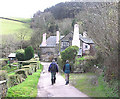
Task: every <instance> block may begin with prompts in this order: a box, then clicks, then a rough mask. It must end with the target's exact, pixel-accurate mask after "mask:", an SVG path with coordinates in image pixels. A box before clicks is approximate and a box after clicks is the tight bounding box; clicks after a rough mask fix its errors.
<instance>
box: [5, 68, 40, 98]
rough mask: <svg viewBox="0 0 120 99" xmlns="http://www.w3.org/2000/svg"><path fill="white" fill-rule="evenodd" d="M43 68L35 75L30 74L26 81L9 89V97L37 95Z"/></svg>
mask: <svg viewBox="0 0 120 99" xmlns="http://www.w3.org/2000/svg"><path fill="white" fill-rule="evenodd" d="M40 72H41V69H40V70H38V71H37V72H36V73H34V74H33V75H29V76H28V78H26V80H25V81H24V82H22V83H21V84H19V85H16V86H13V87H11V88H9V89H8V92H7V97H29V98H30V97H36V96H37V84H38V80H39V78H40Z"/></svg>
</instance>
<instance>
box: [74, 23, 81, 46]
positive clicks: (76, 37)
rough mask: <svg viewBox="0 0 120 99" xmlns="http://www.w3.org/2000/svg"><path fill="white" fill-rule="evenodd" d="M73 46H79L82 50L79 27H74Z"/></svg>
mask: <svg viewBox="0 0 120 99" xmlns="http://www.w3.org/2000/svg"><path fill="white" fill-rule="evenodd" d="M72 46H78V47H79V48H80V40H79V25H78V24H75V25H74V34H73V40H72Z"/></svg>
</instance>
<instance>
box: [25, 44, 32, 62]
mask: <svg viewBox="0 0 120 99" xmlns="http://www.w3.org/2000/svg"><path fill="white" fill-rule="evenodd" d="M33 57H34V50H33V48H32V47H31V46H29V47H27V48H26V49H25V60H30V59H31V58H33Z"/></svg>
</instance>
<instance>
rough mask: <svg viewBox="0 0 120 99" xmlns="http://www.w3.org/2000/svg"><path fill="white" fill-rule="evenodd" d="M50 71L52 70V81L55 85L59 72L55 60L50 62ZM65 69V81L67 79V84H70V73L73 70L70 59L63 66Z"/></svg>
mask: <svg viewBox="0 0 120 99" xmlns="http://www.w3.org/2000/svg"><path fill="white" fill-rule="evenodd" d="M48 71H49V72H51V82H52V85H53V84H55V81H56V73H58V66H57V64H56V63H55V60H53V61H52V63H51V64H50V66H49V68H48ZM63 71H64V73H65V81H66V84H65V85H67V84H69V74H70V72H71V66H70V64H69V61H68V60H67V61H66V64H65V65H64V67H63Z"/></svg>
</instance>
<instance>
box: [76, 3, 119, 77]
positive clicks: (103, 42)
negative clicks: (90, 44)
mask: <svg viewBox="0 0 120 99" xmlns="http://www.w3.org/2000/svg"><path fill="white" fill-rule="evenodd" d="M84 5H85V11H81V12H80V13H79V14H78V15H77V16H76V18H77V19H78V20H79V21H80V22H82V26H83V29H84V30H87V31H88V35H89V36H90V37H91V38H92V39H93V41H94V42H95V44H96V45H97V46H98V47H97V50H98V51H100V52H102V53H103V57H104V63H103V66H105V67H106V68H107V69H106V73H107V74H106V76H107V77H108V79H111V78H112V77H117V73H118V64H117V63H118V8H117V7H118V5H117V3H91V5H93V6H91V7H88V6H87V3H84ZM113 67H114V68H113ZM113 75H114V76H113Z"/></svg>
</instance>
